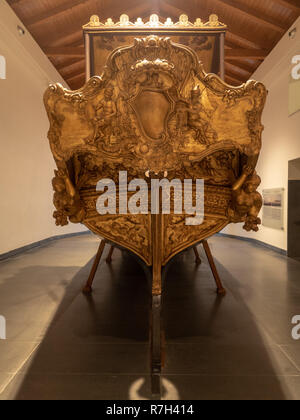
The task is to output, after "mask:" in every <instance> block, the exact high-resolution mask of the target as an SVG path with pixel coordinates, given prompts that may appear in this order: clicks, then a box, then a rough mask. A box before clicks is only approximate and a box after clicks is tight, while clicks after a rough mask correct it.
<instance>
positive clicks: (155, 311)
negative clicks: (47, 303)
mask: <svg viewBox="0 0 300 420" xmlns="http://www.w3.org/2000/svg"><path fill="white" fill-rule="evenodd" d="M157 219H158V218H157V216H156V219H154V222H157ZM154 227H155V228H156V229H154V235H155V237H156V238H157V239H158V236H159V233H160V232H159V229H157V223H156V224H155V225H154ZM157 243H158V247H157V249H156V252H154V260H153V267H152V303H151V319H150V324H151V328H150V343H151V391H152V398H153V399H159V398H160V397H161V370H162V342H161V336H162V326H161V309H162V308H161V306H162V304H161V302H162V295H161V293H162V284H161V279H162V266H161V261H160V242H159V240H158V241H157ZM201 243H202V245H203V248H204V251H205V254H206V256H207V259H208V263H209V265H210V268H211V271H212V274H213V276H214V279H215V282H216V285H217V293H218V295H220V296H225V294H226V290H225V289H224V287H223V285H222V282H221V279H220V276H219V274H218V271H217V268H216V265H215V263H214V259H213V256H212V253H211V250H210V247H209V245H208V242H207V240H203V241H202V242H201ZM106 244H108V242H107V241H106V240H101V242H100V244H99V248H98V251H97V254H96V257H95V260H94V263H93V266H92V269H91V272H90V275H89V278H88V280H87V283H86V285H85V286H84V288H83V290H82V291H83V293H85V294H90V293H91V292H92V284H93V281H94V278H95V274H96V271H97V268H98V266H99V263H100V260H101V257H102V254H103V251H104V248H105V245H106ZM114 249H115V247H114V246H111V247H110V250H109V253H108V255H107V258H106V262H107V263H109V264H110V263H111V261H112V255H113V252H114ZM193 250H194V253H195V257H196V260H195V263H196V264H201V258H200V256H199V252H198V249H197V247H196V246H195V247H194V248H193Z"/></svg>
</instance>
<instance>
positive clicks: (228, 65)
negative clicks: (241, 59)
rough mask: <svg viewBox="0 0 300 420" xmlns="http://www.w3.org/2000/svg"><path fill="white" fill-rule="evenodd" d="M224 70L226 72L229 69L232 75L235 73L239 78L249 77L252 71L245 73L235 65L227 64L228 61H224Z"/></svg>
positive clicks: (245, 71)
mask: <svg viewBox="0 0 300 420" xmlns="http://www.w3.org/2000/svg"><path fill="white" fill-rule="evenodd" d="M225 69H226V71H227V70H228V69H229V71H230V70H232V71H233V72H234V73H236V74H237V75H238V76H239V77H241V78H242V77H249V76H250V75H251V74H252V73H253V71H247V70H243V69H242V68H241V67H239V66H238V65H236V64H232V63H229V62H228V61H225Z"/></svg>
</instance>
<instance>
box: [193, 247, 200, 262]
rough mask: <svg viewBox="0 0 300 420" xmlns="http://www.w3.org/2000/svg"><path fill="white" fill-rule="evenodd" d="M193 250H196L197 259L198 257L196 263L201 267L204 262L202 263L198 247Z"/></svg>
mask: <svg viewBox="0 0 300 420" xmlns="http://www.w3.org/2000/svg"><path fill="white" fill-rule="evenodd" d="M193 250H194V253H195V257H196V260H195V263H196V264H197V265H200V264H201V263H202V261H201V258H200V255H199V252H198V249H197V247H196V246H194V248H193Z"/></svg>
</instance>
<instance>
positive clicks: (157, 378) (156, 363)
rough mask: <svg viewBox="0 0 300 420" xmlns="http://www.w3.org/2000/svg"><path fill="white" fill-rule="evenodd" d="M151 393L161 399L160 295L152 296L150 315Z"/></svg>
mask: <svg viewBox="0 0 300 420" xmlns="http://www.w3.org/2000/svg"><path fill="white" fill-rule="evenodd" d="M151 315H152V316H151V391H152V397H153V398H155V399H160V398H161V295H157V296H152V314H151Z"/></svg>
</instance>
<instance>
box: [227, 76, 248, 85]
mask: <svg viewBox="0 0 300 420" xmlns="http://www.w3.org/2000/svg"><path fill="white" fill-rule="evenodd" d="M225 82H226V83H229V84H230V85H233V86H240V85H242V84H243V83H244V82H242V81H241V80H238V79H236V78H235V77H231V76H228V75H227V74H226V76H225Z"/></svg>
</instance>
